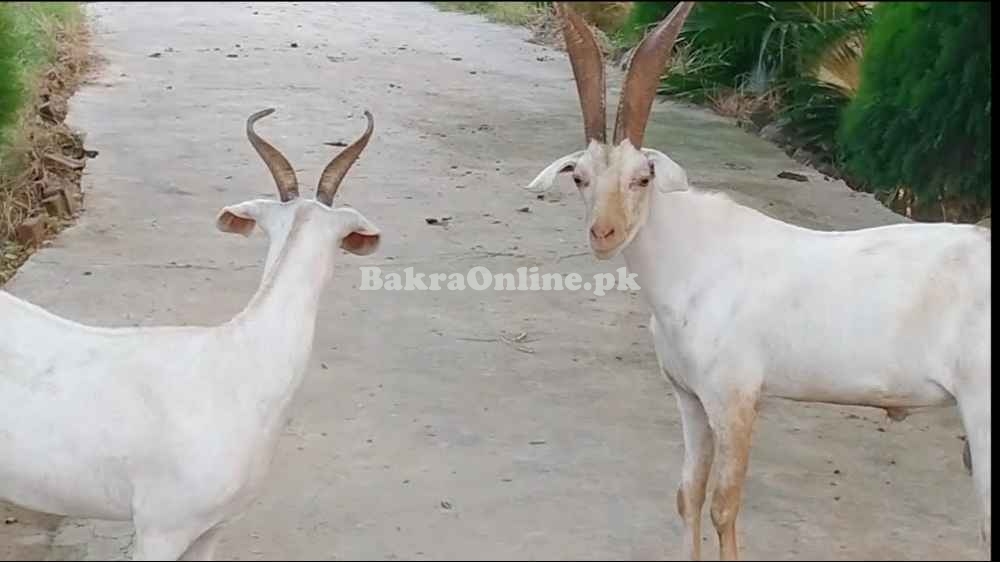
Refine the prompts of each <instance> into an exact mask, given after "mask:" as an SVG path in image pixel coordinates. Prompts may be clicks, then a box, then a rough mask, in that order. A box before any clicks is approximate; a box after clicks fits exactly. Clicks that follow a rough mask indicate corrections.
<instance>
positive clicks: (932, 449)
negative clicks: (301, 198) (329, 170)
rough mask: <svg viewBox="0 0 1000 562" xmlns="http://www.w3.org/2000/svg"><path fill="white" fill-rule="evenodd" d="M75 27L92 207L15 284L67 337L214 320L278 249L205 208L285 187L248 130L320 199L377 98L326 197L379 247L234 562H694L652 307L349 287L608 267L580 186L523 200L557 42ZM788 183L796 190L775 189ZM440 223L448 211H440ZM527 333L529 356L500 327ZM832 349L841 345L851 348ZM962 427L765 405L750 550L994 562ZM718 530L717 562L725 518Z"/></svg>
mask: <svg viewBox="0 0 1000 562" xmlns="http://www.w3.org/2000/svg"><path fill="white" fill-rule="evenodd" d="M87 9H88V11H89V13H90V15H91V18H92V20H93V22H94V29H95V32H96V35H95V41H96V46H97V48H98V49H100V52H101V54H103V55H104V56H105V57H106V58H107V59H108V63H107V65H106V66H105V68H104V69H103V71H102V73H101V75H100V76H99V77H98V78H97V79H95V80H94V81H92V82H91V83H90V84H88V85H87V86H86V87H84V88H83V89H82V90H81V91H80V93H79V94H78V95H77V96H76V97H75V98H74V99H73V102H72V107H71V113H70V121H71V124H73V125H75V126H77V127H80V128H81V129H83V130H85V131H86V132H87V134H88V140H87V145H88V148H92V149H97V150H99V151H100V156H99V157H98V158H97V159H96V160H94V161H92V162H91V164H90V165H89V166H88V168H87V173H86V176H85V190H86V193H87V202H86V208H87V210H86V213H85V215H84V216H83V217H82V219H81V220H80V222H79V224H78V225H76V226H75V227H73V228H71V229H69V230H67V231H65V232H64V233H63V234H62V235H61V236H60V237H59V238H58V239H57V240H56V241H55V242H54V244H52V245H51V246H50V247H48V248H45V249H44V250H42V251H40V252H39V253H38V254H36V255H35V256H34V257H33V258H32V259H31V260H30V261H29V262H28V263H27V264H26V265H25V267H24V268H23V269H22V271H21V272H20V273H19V274H18V276H17V277H16V278H15V279H14V280H13V281H12V282H11V283H9V284H8V286H7V287H6V290H9V291H11V292H12V293H13V294H15V295H18V296H21V297H24V298H26V299H28V300H30V301H32V302H35V303H37V304H40V305H42V306H45V307H47V308H49V309H50V310H52V311H54V312H56V313H59V314H62V315H65V316H67V317H69V318H72V319H75V320H78V321H83V322H87V323H91V324H99V325H152V324H169V323H191V324H205V323H215V322H220V321H224V320H226V319H228V318H229V317H230V316H231V315H233V314H235V313H236V312H237V311H239V310H240V309H241V308H242V307H243V306H244V304H245V303H246V301H247V299H248V298H249V297H250V295H251V294H252V293H253V291H254V289H255V287H256V284H257V282H258V277H259V275H260V272H261V265H262V262H263V258H264V250H265V245H264V238H263V236H262V235H259V234H258V235H256V236H254V237H253V238H252V239H250V240H245V239H242V238H239V237H234V236H227V235H224V234H222V233H219V232H217V231H216V230H215V229H214V223H213V220H214V215H215V213H216V211H217V210H218V209H219V208H220V207H222V206H223V205H226V204H231V203H235V202H239V201H242V200H245V199H249V198H253V197H257V196H261V195H265V196H269V197H270V196H273V187H272V184H271V181H270V179H269V177H268V175H267V174H266V171H265V169H264V167H263V165H262V164H261V162H260V161H259V159H258V158H257V156H256V155H255V154H254V153H253V151H252V149H251V147H250V145H249V144H248V143H247V142H246V139H245V137H244V132H243V123H244V120H245V118H246V116H247V115H249V114H250V113H251V112H253V111H256V110H258V109H260V108H262V107H267V106H275V107H277V109H278V111H277V113H276V114H275V115H274V116H273V117H271V118H269V119H267V120H266V122H261V124H260V126H259V130H260V131H261V132H262V134H264V135H266V136H267V137H269V138H270V139H272V140H273V141H274V142H275V143H276V144H277V145H278V146H279V147H280V148H281V149H282V150H283V151H284V152H285V154H286V155H287V156H288V157H289V159H290V160H291V161H292V162H293V163H294V165H295V166H296V167H297V169H298V170H299V171H300V180H301V181H302V184H303V186H310V185H314V184H313V182H314V181H315V179H316V178H317V177H318V174H319V172H320V170H321V169H322V166H323V165H324V164H325V163H326V161H327V159H328V158H329V157H330V156H331V154H333V153H334V151H335V150H336V149H332V148H330V147H328V146H325V145H324V144H323V143H324V142H335V141H345V140H349V139H351V138H353V137H354V136H355V135H357V134H358V133H359V132H360V131H361V130H362V127H363V120H361V118H360V115H361V111H362V110H363V109H365V108H368V109H371V110H372V111H373V113H374V115H375V119H376V129H375V135H374V137H373V139H372V142H371V144H370V145H369V148H368V149H367V151H366V152H365V154H364V155H363V157H362V158H361V160H360V161H359V163H358V164H357V165H356V166H355V168H354V170H353V171H352V173H351V175H350V176H349V177H348V179H347V181H346V182H345V185H344V187H343V189H342V190H341V194H340V195H339V196H338V197H339V199H340V203H341V204H343V203H349V204H351V205H353V206H355V207H357V208H359V209H360V210H362V211H363V212H364V213H365V214H366V216H368V217H369V218H370V219H372V220H373V221H375V222H376V223H377V224H378V225H380V226H381V227H382V228H383V230H384V231H385V240H384V244H383V246H382V249H381V250H380V252H379V253H378V254H376V255H374V256H370V257H368V258H359V257H354V256H346V255H345V256H344V257H343V258H341V260H340V261H339V262H338V264H337V267H336V272H335V278H334V281H333V284H332V286H331V288H330V289H329V291H328V293H327V294H326V297H325V300H324V302H323V304H322V310H321V312H320V318H319V322H318V331H317V335H316V346H315V354H314V357H313V361H312V364H311V369H310V372H309V373H308V375H307V377H306V380H305V383H304V387H303V388H302V390H301V392H300V394H299V395H298V397H297V399H296V402H295V404H294V407H293V413H294V419H293V422H292V425H291V426H290V427H289V429H288V431H287V432H286V434H285V436H284V438H283V439H282V441H281V443H280V446H279V451H278V454H277V459H276V462H275V465H274V470H273V472H272V474H271V478H270V480H269V483H268V486H267V488H266V491H265V493H264V495H263V496H262V497H261V498H260V499H259V501H258V502H256V503H255V504H254V506H253V508H252V509H251V510H250V512H249V513H248V514H247V515H246V517H245V518H244V519H242V520H240V521H239V522H237V523H235V524H233V525H232V526H230V527H229V528H227V529H226V530H225V531H224V533H223V535H222V542H221V545H220V548H219V552H218V555H219V557H220V558H223V559H237V560H261V559H278V558H279V557H288V558H291V559H293V560H295V559H302V560H304V559H317V558H318V559H395V558H399V559H456V560H457V559H554V558H555V559H594V560H596V559H609V558H610V559H649V558H663V557H667V558H677V557H679V556H681V555H682V553H681V544H682V543H681V524H680V520H679V518H678V517H677V516H676V514H675V511H674V491H675V486H676V483H677V481H678V478H679V474H680V464H681V456H682V443H681V439H682V437H681V430H680V422H679V418H678V414H677V411H676V405H675V403H674V399H673V398H672V397H671V396H670V392H669V390H668V387H667V385H666V383H665V382H664V381H663V380H662V379H661V377H660V375H659V374H658V373H657V369H656V362H655V358H654V355H653V349H652V345H651V342H650V341H649V338H648V335H647V332H646V330H645V323H646V320H647V314H646V312H645V310H644V309H643V307H642V305H641V303H640V302H639V299H638V296H637V295H634V294H629V293H618V292H615V293H611V294H609V295H606V296H604V297H600V298H598V297H595V296H593V295H592V294H588V293H584V292H575V293H574V292H559V293H553V292H547V293H546V292H519V293H506V292H495V291H484V292H478V291H464V292H438V293H429V292H428V293H402V292H396V293H394V292H361V291H358V290H357V289H356V287H357V286H358V284H359V283H360V279H361V276H360V271H359V269H358V268H359V266H362V265H373V264H378V265H379V266H381V267H382V268H383V270H384V271H396V272H401V271H402V269H403V268H404V267H407V266H411V265H412V266H415V267H417V269H418V271H420V272H460V273H465V272H467V271H468V270H469V269H470V268H472V267H474V266H476V265H485V266H487V267H489V268H490V269H491V271H493V272H514V271H515V270H516V268H518V267H521V266H527V267H531V266H538V267H539V268H540V269H541V271H542V272H543V273H545V272H562V273H568V272H573V271H575V272H578V273H580V274H582V275H584V276H587V275H592V274H594V273H597V272H604V271H608V272H610V271H613V270H614V269H616V268H618V267H620V266H621V265H622V263H621V262H620V260H615V261H612V262H597V261H596V260H594V259H593V258H591V257H590V255H589V254H588V253H587V252H586V246H585V243H586V241H585V238H584V236H583V233H584V229H583V226H582V225H583V220H582V213H583V209H582V205H581V204H580V203H579V202H578V201H577V200H576V197H575V195H574V194H573V193H572V189H571V186H569V185H568V182H564V183H563V184H562V187H561V188H560V189H559V194H560V195H561V197H555V198H553V199H552V200H546V201H539V200H536V199H534V198H532V197H530V196H529V195H528V194H526V193H525V192H523V191H521V190H520V187H521V186H522V185H524V184H526V183H527V182H528V181H530V179H531V178H532V177H534V175H535V174H536V173H537V172H538V171H539V170H540V169H541V167H543V166H544V165H546V164H548V163H549V162H550V161H551V160H552V159H554V158H556V157H558V156H561V155H563V154H565V153H568V152H570V151H572V150H576V149H577V148H578V144H579V141H580V138H581V136H582V134H581V133H582V125H581V121H580V117H579V114H578V102H577V99H576V97H575V96H576V93H575V90H574V88H573V86H572V82H571V80H572V78H571V72H570V68H569V65H568V63H567V62H566V59H565V57H564V56H563V54H562V53H559V52H556V51H553V50H551V49H547V48H544V47H541V46H538V45H533V44H530V43H528V42H526V41H525V40H526V39H527V38H528V34H527V32H526V31H524V30H522V29H516V28H511V27H506V26H500V25H493V24H489V23H485V22H484V21H483V20H482V18H479V17H475V16H467V15H461V14H450V13H442V12H438V11H437V10H435V9H434V8H433V7H431V6H429V5H427V4H422V3H399V4H385V3H383V4H372V3H365V4H361V3H357V4H352V3H301V4H296V3H285V4H257V3H252V4H251V3H198V4H194V3H189V4H165V3H164V4H160V3H157V4H152V3H148V4H147V3H115V4H101V3H94V4H88V7H87ZM293 42H294V43H296V45H297V46H292V43H293ZM154 52H159V53H161V55H160V56H159V57H156V58H151V57H149V55H150V54H152V53H154ZM231 55H232V56H231ZM540 59H541V60H540ZM612 78H613V79H611V80H609V81H610V82H611V83H613V84H617V79H616V78H617V75H613V76H612ZM614 94H615V92H612V95H614ZM609 106H610V107H615V104H614V103H613V100H609ZM648 138H649V144H650V145H652V146H656V147H658V148H660V149H662V150H664V151H666V152H668V153H670V154H671V155H672V156H673V157H674V158H675V159H676V160H677V161H678V162H680V163H681V164H682V165H683V166H685V167H686V168H687V169H688V171H689V175H690V177H691V179H692V181H693V183H696V184H699V185H702V186H707V187H713V188H720V189H727V190H730V191H731V192H732V193H733V194H734V196H735V197H737V198H739V199H740V200H741V201H744V202H746V203H747V204H750V205H752V206H755V207H757V208H760V209H762V210H764V211H765V212H768V213H770V214H773V215H776V216H779V217H781V218H784V219H786V220H789V221H791V222H795V223H798V224H802V225H805V226H811V227H816V228H828V229H841V228H853V227H860V226H868V225H875V224H884V223H888V222H893V221H898V220H900V219H899V217H897V216H895V215H892V214H891V213H889V212H888V211H886V210H885V209H884V208H882V207H881V206H880V205H879V204H878V203H877V202H875V201H873V200H872V199H871V198H870V197H867V196H864V195H861V194H856V193H852V192H850V191H849V190H847V189H846V188H845V187H844V186H843V184H841V183H839V182H830V181H824V179H823V178H822V177H821V176H819V175H817V174H816V173H815V172H813V171H811V170H804V169H801V167H800V166H798V165H796V164H795V163H794V162H792V161H790V160H789V159H788V158H786V157H785V156H784V155H783V154H782V153H781V152H780V151H778V150H777V149H775V148H774V147H772V146H770V145H769V144H767V143H766V142H764V141H762V140H760V139H757V138H754V137H752V136H749V135H747V134H745V133H744V132H742V131H740V130H738V129H736V128H734V127H732V126H731V124H729V123H728V122H727V121H725V120H723V119H720V118H718V117H715V116H713V115H711V114H709V113H707V112H704V111H700V110H694V109H690V108H685V107H682V106H679V105H676V104H673V103H663V104H658V105H657V106H656V107H655V108H654V123H652V124H651V125H650V130H649V132H648ZM781 170H791V171H797V172H800V173H805V174H807V175H808V176H809V177H810V181H809V182H808V183H797V182H788V181H783V180H779V179H776V177H775V175H776V174H777V173H778V172H780V171H781ZM304 188H305V187H304ZM525 205H528V206H529V207H530V212H518V211H517V209H518V208H520V207H523V206H525ZM441 216H451V217H453V218H452V220H451V221H449V222H448V223H447V225H445V226H438V225H428V224H427V223H426V222H425V221H424V219H425V218H427V217H441ZM859 290H863V288H859ZM521 332H525V333H527V334H528V336H529V339H530V340H531V342H530V343H529V344H527V346H528V347H529V348H530V351H531V352H526V351H524V350H523V349H518V347H517V346H512V345H507V344H505V343H504V339H503V338H502V337H501V336H502V335H510V334H518V333H521ZM832 343H833V344H835V345H842V346H844V348H845V352H849V348H850V342H849V341H844V342H832ZM324 365H326V366H327V367H328V368H324V367H323V366H324ZM961 433H962V430H961V428H960V425H959V423H958V419H957V416H956V415H955V412H954V411H953V410H951V409H945V410H940V411H935V412H928V413H920V414H916V415H914V416H912V417H910V418H909V419H908V420H907V421H905V422H903V423H890V422H888V421H887V420H886V419H885V415H884V413H882V412H881V411H874V410H863V409H852V408H842V407H832V406H823V405H803V404H791V403H784V402H768V403H767V404H765V406H764V408H763V410H762V417H761V421H760V424H759V426H758V429H757V433H756V438H755V448H754V450H753V456H752V459H751V467H750V476H749V480H748V483H747V488H746V496H745V504H744V508H743V512H742V518H741V524H740V540H741V544H742V545H743V546H744V553H745V556H746V557H747V558H748V559H765V558H766V559H778V560H781V559H800V558H801V559H806V558H812V559H819V560H826V559H869V560H875V559H885V560H889V559H938V558H943V557H951V556H954V557H956V558H958V559H975V558H979V557H980V555H979V551H978V548H977V535H976V531H975V529H976V528H977V525H978V523H977V521H978V517H979V514H978V510H976V509H974V507H973V506H974V505H975V503H974V501H973V499H974V495H973V489H972V481H971V479H969V478H968V477H967V476H966V474H965V472H964V470H963V468H962V466H961V461H960V452H961V442H960V441H959V440H958V439H957V437H958V436H959V435H960V434H961ZM835 471H837V472H835ZM442 502H444V504H443V503H442ZM443 505H447V506H449V508H445V507H442V506H443ZM0 514H2V515H3V516H4V517H7V516H10V515H11V514H14V515H16V517H17V518H18V520H19V521H18V523H14V524H11V525H4V526H0V557H2V558H3V559H25V558H27V559H48V560H76V559H86V560H98V559H101V560H108V559H122V558H123V557H125V556H127V554H128V549H129V543H130V541H131V529H130V527H129V526H128V525H125V524H118V523H106V522H92V521H78V520H63V519H59V518H54V517H43V516H39V515H37V514H30V513H25V512H23V511H20V510H16V509H14V508H11V507H9V506H4V507H2V508H0ZM705 540H706V544H707V545H708V547H707V550H706V551H705V553H706V555H707V556H709V557H714V556H715V554H716V552H717V551H716V550H715V545H714V537H713V533H712V531H711V524H710V523H709V522H708V516H707V515H706V516H705Z"/></svg>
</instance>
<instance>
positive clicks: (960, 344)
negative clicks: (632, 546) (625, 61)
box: [527, 2, 991, 559]
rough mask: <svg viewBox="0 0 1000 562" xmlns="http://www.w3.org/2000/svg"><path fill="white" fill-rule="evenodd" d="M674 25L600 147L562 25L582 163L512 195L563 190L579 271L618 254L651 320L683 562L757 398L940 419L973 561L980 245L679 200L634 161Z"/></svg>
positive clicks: (664, 166)
mask: <svg viewBox="0 0 1000 562" xmlns="http://www.w3.org/2000/svg"><path fill="white" fill-rule="evenodd" d="M691 8H692V3H690V2H682V3H680V4H679V5H678V6H677V7H676V8H675V9H674V11H673V12H672V13H671V14H670V15H669V16H668V17H667V18H666V19H665V20H664V21H663V22H662V23H661V24H660V25H659V26H658V27H657V28H656V29H655V30H654V31H652V32H651V33H650V34H649V36H647V37H646V38H645V39H644V41H643V42H642V43H641V45H640V46H639V47H638V48H637V49H636V52H635V55H634V56H633V59H632V61H631V64H630V66H629V70H628V73H627V75H626V78H625V84H624V87H623V91H622V94H621V101H620V104H619V107H618V115H617V123H616V126H615V135H614V139H613V142H612V143H611V144H608V143H607V142H606V138H605V115H606V114H605V102H604V95H605V94H604V89H605V87H604V66H603V62H602V60H601V54H600V51H599V50H598V48H597V44H596V42H595V41H594V38H593V37H592V35H591V32H590V29H589V28H588V27H587V25H586V23H584V21H583V19H582V18H581V17H580V16H579V15H577V14H575V13H574V12H573V11H572V10H571V9H569V8H568V7H559V8H557V9H558V10H559V11H560V13H561V15H562V19H563V31H564V36H565V38H566V44H567V50H568V51H569V55H570V61H571V63H572V68H573V73H574V77H575V79H576V84H577V90H578V93H579V97H580V104H581V108H582V110H583V117H584V125H585V127H584V128H585V133H586V139H585V140H586V141H587V143H588V146H587V148H586V149H585V150H581V151H579V152H575V153H573V154H570V155H568V156H565V157H563V158H560V159H559V160H557V161H556V162H554V163H553V164H551V165H550V166H548V167H547V168H546V169H545V170H544V171H542V172H541V173H540V174H539V175H538V177H536V178H535V179H534V181H532V182H531V184H530V185H528V186H527V189H529V190H532V191H536V192H537V191H544V190H547V189H549V188H550V187H551V186H552V184H553V182H554V181H555V179H556V177H557V175H558V174H560V173H563V172H571V173H572V175H573V180H574V182H575V183H576V185H577V186H578V188H579V191H580V193H581V195H582V197H583V200H584V202H585V205H586V208H587V223H588V228H589V233H588V235H589V241H590V246H591V248H592V251H593V253H594V255H595V256H596V257H597V258H599V259H609V258H612V257H613V256H616V255H617V254H618V253H619V252H620V253H621V254H622V255H623V257H624V259H625V262H626V265H627V267H628V269H629V270H630V271H631V272H633V273H636V274H637V276H636V280H637V281H638V284H639V285H640V286H641V287H642V291H641V292H642V294H643V296H644V299H645V301H646V302H647V303H648V305H649V306H650V308H651V309H652V320H651V322H650V329H651V332H652V335H653V339H654V341H655V347H656V354H657V357H658V360H659V363H660V367H661V369H662V371H663V373H664V375H665V376H666V377H667V379H669V380H670V381H671V383H672V385H673V387H674V388H675V391H676V396H677V403H678V407H679V409H680V412H681V416H682V420H683V432H684V444H685V453H684V463H683V469H682V473H681V478H680V486H679V490H678V493H677V508H678V511H679V513H680V516H681V518H682V519H683V521H684V526H685V537H684V548H685V553H686V555H687V556H689V557H691V558H692V559H698V558H699V557H700V554H701V553H700V545H701V513H702V505H703V503H704V500H705V494H706V491H705V489H706V484H707V481H708V478H709V472H710V469H711V468H712V464H713V460H714V462H715V465H716V467H715V474H716V477H717V480H716V482H717V484H716V489H715V492H714V497H713V499H712V506H711V516H712V521H713V523H714V525H715V528H716V531H717V533H718V539H719V547H720V552H721V556H722V558H723V559H736V558H738V556H739V550H738V546H737V540H736V525H735V523H736V518H737V513H738V512H739V509H740V503H741V495H742V489H743V483H744V480H745V476H746V471H747V460H748V457H749V451H750V443H751V434H752V427H753V424H754V419H755V416H756V410H757V405H758V400H760V399H761V398H762V397H763V396H765V395H766V396H775V397H779V398H785V399H791V400H797V401H809V402H825V403H832V404H846V405H859V406H872V407H877V408H885V409H886V410H887V411H888V412H889V413H890V415H893V416H894V417H898V416H899V415H902V414H905V411H906V410H907V409H909V408H915V407H923V406H937V405H945V404H951V403H955V402H957V405H958V408H959V411H960V414H961V418H962V421H963V424H964V426H965V430H966V431H967V433H968V441H967V442H968V443H969V445H970V450H971V465H972V470H973V473H974V481H975V485H976V489H977V492H978V495H979V499H980V502H981V503H980V505H979V508H981V509H982V510H983V519H982V526H981V530H980V531H981V535H982V539H983V541H984V542H985V548H986V550H987V552H989V549H990V423H991V417H990V276H991V273H990V271H991V269H990V231H989V230H987V229H985V228H982V227H978V226H972V225H953V224H912V223H911V224H901V225H893V226H884V227H879V228H868V229H862V230H855V231H851V232H819V231H814V230H809V229H806V228H799V227H797V226H792V225H789V224H786V223H784V222H781V221H779V220H776V219H774V218H771V217H769V216H766V215H764V214H762V213H760V212H757V211H756V210H753V209H750V208H747V207H744V206H741V205H739V204H737V203H735V202H733V201H732V200H730V199H729V198H728V197H725V196H723V195H719V194H711V193H706V192H703V191H700V190H698V189H695V188H692V187H691V186H690V185H689V184H688V181H687V176H686V174H685V172H684V170H683V169H682V168H681V167H680V166H678V165H677V164H676V163H675V162H674V161H672V160H671V159H670V158H668V157H667V156H666V155H664V154H663V153H661V152H659V151H656V150H652V149H648V148H642V140H643V134H644V130H645V127H646V122H647V119H648V117H649V112H650V109H651V106H652V102H653V98H654V97H655V90H656V85H657V82H658V79H659V77H660V76H661V74H662V72H663V69H664V68H665V64H666V61H667V59H668V57H669V53H670V51H671V48H672V45H673V43H674V41H675V40H676V38H677V35H678V33H679V31H680V29H681V27H682V25H683V22H684V20H685V18H686V17H687V15H688V13H689V12H690V10H691Z"/></svg>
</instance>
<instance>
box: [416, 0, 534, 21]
mask: <svg viewBox="0 0 1000 562" xmlns="http://www.w3.org/2000/svg"><path fill="white" fill-rule="evenodd" d="M433 4H434V5H435V6H437V7H438V8H440V9H442V10H447V11H450V12H464V13H467V14H479V15H481V16H484V17H485V18H486V19H488V20H490V21H492V22H494V23H506V24H510V25H527V24H529V23H531V22H532V21H533V20H534V19H535V18H536V17H537V16H538V14H540V13H542V12H543V11H544V10H545V8H543V7H542V6H539V5H538V3H536V2H433Z"/></svg>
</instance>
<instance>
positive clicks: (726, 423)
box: [703, 388, 760, 560]
mask: <svg viewBox="0 0 1000 562" xmlns="http://www.w3.org/2000/svg"><path fill="white" fill-rule="evenodd" d="M759 396H760V389H759V388H754V389H738V390H730V391H728V392H727V393H725V394H721V395H720V398H721V400H719V401H717V402H711V403H704V402H703V403H704V404H705V407H706V411H707V412H708V418H709V423H710V424H711V427H712V430H713V432H714V434H715V443H716V460H715V466H716V481H715V493H714V495H713V497H712V523H713V524H714V525H715V531H716V533H717V534H718V537H719V555H720V558H721V559H722V560H739V556H740V554H739V545H738V543H737V539H736V518H737V516H738V515H739V511H740V504H741V502H742V498H743V484H744V482H745V481H746V474H747V465H748V463H749V461H750V444H751V439H752V436H753V426H754V422H755V421H756V418H757V402H758V400H759Z"/></svg>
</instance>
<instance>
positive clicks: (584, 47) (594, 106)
mask: <svg viewBox="0 0 1000 562" xmlns="http://www.w3.org/2000/svg"><path fill="white" fill-rule="evenodd" d="M563 4H564V3H563V2H556V13H558V14H559V15H560V16H562V22H563V25H562V28H563V37H564V39H565V40H566V51H568V52H569V61H570V64H571V65H572V66H573V77H574V79H575V80H576V91H577V93H578V94H579V97H580V109H581V110H582V111H583V129H584V134H585V135H586V137H587V138H586V142H587V143H590V141H591V140H596V141H598V142H600V143H602V144H603V143H605V142H606V141H607V124H606V121H607V114H606V113H605V111H606V110H605V91H606V89H605V84H604V57H603V55H601V49H600V47H598V46H597V40H596V39H595V38H594V34H593V32H592V31H590V26H588V25H587V22H586V21H585V20H584V19H583V17H582V16H580V14H578V13H576V12H575V11H573V9H572V8H570V7H569V6H565V5H563Z"/></svg>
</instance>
